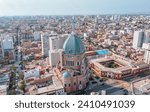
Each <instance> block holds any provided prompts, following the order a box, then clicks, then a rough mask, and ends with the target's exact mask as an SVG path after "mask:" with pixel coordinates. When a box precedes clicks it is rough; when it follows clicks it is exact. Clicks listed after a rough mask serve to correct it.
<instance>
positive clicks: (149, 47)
mask: <svg viewBox="0 0 150 112" xmlns="http://www.w3.org/2000/svg"><path fill="white" fill-rule="evenodd" d="M143 48H144V49H145V54H144V62H145V63H147V64H150V43H144V44H143Z"/></svg>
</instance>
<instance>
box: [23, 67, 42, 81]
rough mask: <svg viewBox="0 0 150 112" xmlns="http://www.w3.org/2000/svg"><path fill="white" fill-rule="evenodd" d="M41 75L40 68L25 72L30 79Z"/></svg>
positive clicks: (26, 77)
mask: <svg viewBox="0 0 150 112" xmlns="http://www.w3.org/2000/svg"><path fill="white" fill-rule="evenodd" d="M39 76H40V70H39V69H32V70H28V71H25V72H24V78H25V79H28V78H31V77H39Z"/></svg>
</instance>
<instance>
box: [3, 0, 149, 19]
mask: <svg viewBox="0 0 150 112" xmlns="http://www.w3.org/2000/svg"><path fill="white" fill-rule="evenodd" d="M147 3H148V0H139V1H136V0H132V1H130V0H126V1H121V0H111V1H110V0H105V1H102V0H95V1H91V0H61V1H60V0H55V1H52V0H30V2H29V1H25V0H13V1H12V0H5V1H3V0H0V16H18V15H20V16H24V15H82V14H83V15H90V14H135V13H136V14H137V13H142V14H144V13H149V12H150V9H149V5H148V4H147Z"/></svg>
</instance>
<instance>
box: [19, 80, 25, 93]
mask: <svg viewBox="0 0 150 112" xmlns="http://www.w3.org/2000/svg"><path fill="white" fill-rule="evenodd" d="M25 87H26V85H25V81H24V80H22V81H20V85H19V88H20V89H21V90H22V91H23V92H25Z"/></svg>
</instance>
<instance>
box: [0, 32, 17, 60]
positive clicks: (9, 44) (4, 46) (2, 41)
mask: <svg viewBox="0 0 150 112" xmlns="http://www.w3.org/2000/svg"><path fill="white" fill-rule="evenodd" d="M0 58H1V59H5V60H8V61H9V62H13V61H14V60H15V52H14V41H13V38H12V37H9V36H6V35H3V36H1V37H0Z"/></svg>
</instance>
